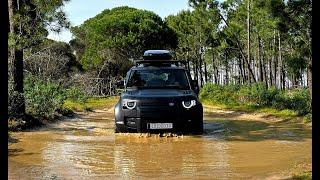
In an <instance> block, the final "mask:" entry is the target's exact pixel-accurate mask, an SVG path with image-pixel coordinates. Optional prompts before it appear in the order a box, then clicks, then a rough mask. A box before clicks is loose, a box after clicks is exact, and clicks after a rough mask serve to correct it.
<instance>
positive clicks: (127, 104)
mask: <svg viewBox="0 0 320 180" xmlns="http://www.w3.org/2000/svg"><path fill="white" fill-rule="evenodd" d="M136 105H137V103H136V101H131V100H128V101H124V103H123V107H126V108H128V109H134V108H135V107H136Z"/></svg>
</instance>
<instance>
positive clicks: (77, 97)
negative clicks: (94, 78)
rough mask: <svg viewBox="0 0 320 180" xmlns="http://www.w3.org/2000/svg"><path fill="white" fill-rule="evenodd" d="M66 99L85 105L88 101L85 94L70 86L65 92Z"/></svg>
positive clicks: (79, 89)
mask: <svg viewBox="0 0 320 180" xmlns="http://www.w3.org/2000/svg"><path fill="white" fill-rule="evenodd" d="M66 95H67V98H68V99H70V100H71V101H74V102H77V103H80V104H85V103H86V102H87V100H88V96H87V95H86V94H85V92H84V91H83V90H82V89H81V88H79V87H76V86H72V87H70V88H69V89H67V91H66Z"/></svg>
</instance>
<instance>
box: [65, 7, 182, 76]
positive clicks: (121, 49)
mask: <svg viewBox="0 0 320 180" xmlns="http://www.w3.org/2000/svg"><path fill="white" fill-rule="evenodd" d="M71 30H72V33H73V34H74V36H75V39H74V40H72V43H71V44H72V45H74V46H73V48H74V49H75V50H76V51H77V54H78V58H79V59H80V61H81V63H82V64H83V65H84V67H85V68H86V69H94V68H100V67H101V66H103V64H104V63H105V62H108V64H113V65H114V66H110V67H109V69H110V70H112V69H115V70H121V68H122V66H125V65H128V63H127V62H128V60H129V58H140V57H141V56H142V54H143V52H144V51H145V50H147V49H167V48H174V47H175V46H176V44H177V37H176V34H175V33H174V32H173V31H172V30H171V29H170V28H169V27H168V26H167V24H166V23H165V22H163V21H162V19H161V17H159V16H158V15H156V14H154V13H153V12H151V11H146V10H139V9H135V8H130V7H127V6H125V7H117V8H113V9H111V10H109V9H106V10H104V11H103V12H101V13H100V14H98V15H96V16H95V17H93V18H90V19H89V20H87V21H85V22H84V23H83V24H82V25H80V26H77V27H73V28H72V29H71ZM83 48H84V49H83ZM126 70H127V69H126ZM118 73H119V72H118ZM122 73H125V72H122ZM106 74H110V73H106ZM114 75H117V73H116V72H115V74H114Z"/></svg>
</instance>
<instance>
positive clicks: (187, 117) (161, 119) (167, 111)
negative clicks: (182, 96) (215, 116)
mask: <svg viewBox="0 0 320 180" xmlns="http://www.w3.org/2000/svg"><path fill="white" fill-rule="evenodd" d="M118 108H119V109H118V111H119V112H118V114H117V112H116V126H117V127H119V128H120V129H122V130H125V131H129V132H130V131H137V132H159V131H169V132H184V131H192V130H193V128H195V127H196V124H199V123H202V121H203V118H202V117H203V114H202V113H203V107H202V105H201V103H197V104H196V106H193V107H192V108H190V109H185V108H184V107H182V105H179V104H175V106H172V107H170V106H168V103H165V104H161V103H157V105H154V106H153V105H148V104H143V103H140V104H139V105H137V107H136V108H135V109H133V110H130V109H123V108H122V107H118ZM149 123H172V125H173V128H172V129H161V130H154V129H150V126H149Z"/></svg>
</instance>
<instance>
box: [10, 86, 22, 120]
mask: <svg viewBox="0 0 320 180" xmlns="http://www.w3.org/2000/svg"><path fill="white" fill-rule="evenodd" d="M10 85H12V83H9V89H8V116H9V117H18V116H21V114H18V109H19V107H20V106H22V105H23V94H21V93H19V92H17V91H14V90H13V88H10Z"/></svg>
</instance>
